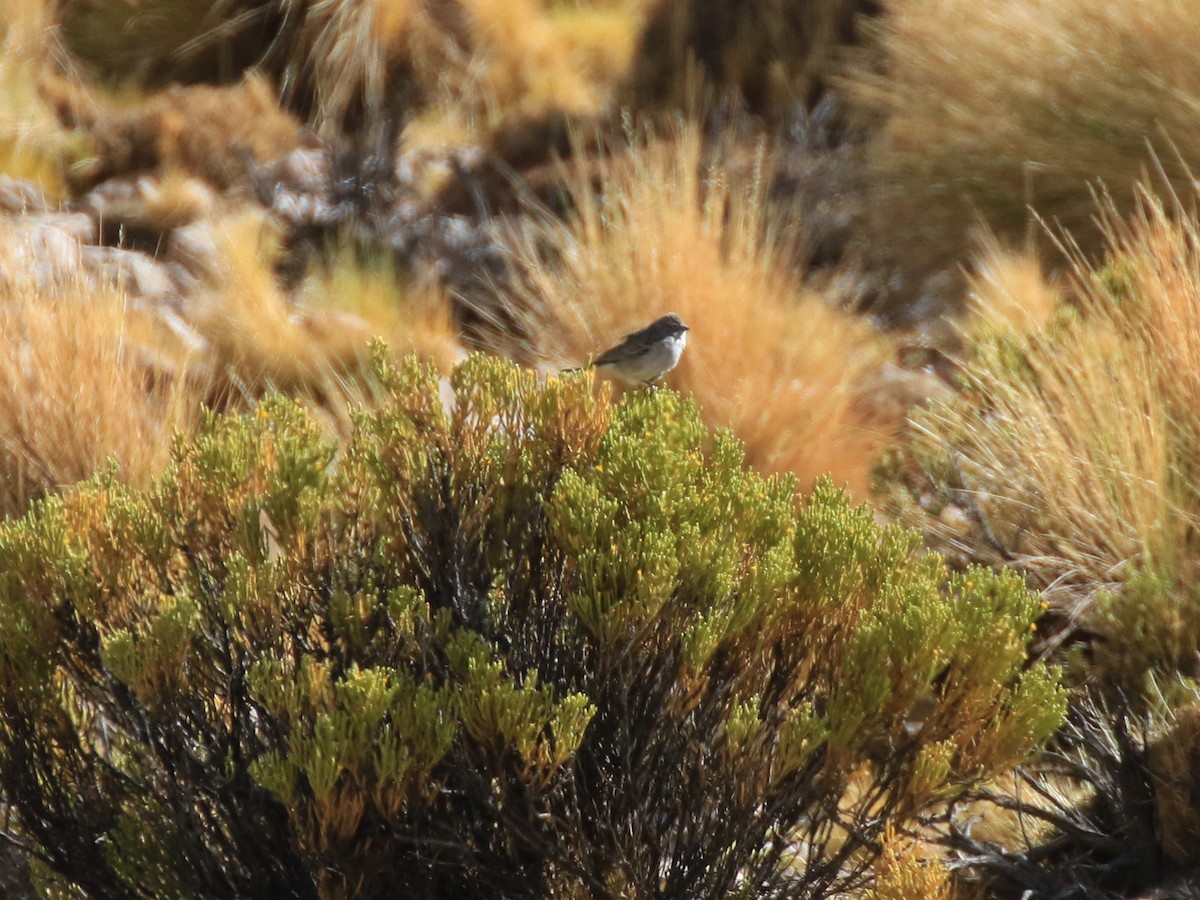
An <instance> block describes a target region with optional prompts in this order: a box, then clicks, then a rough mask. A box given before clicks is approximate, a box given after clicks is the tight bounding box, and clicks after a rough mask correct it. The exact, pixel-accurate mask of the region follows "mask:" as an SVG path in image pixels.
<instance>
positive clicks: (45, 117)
mask: <svg viewBox="0 0 1200 900" xmlns="http://www.w3.org/2000/svg"><path fill="white" fill-rule="evenodd" d="M48 27H49V15H48V11H47V6H46V4H45V3H44V2H42V0H36V2H35V0H0V174H3V175H7V176H9V177H12V178H25V179H29V180H31V181H34V182H36V183H37V184H38V185H39V186H40V187H41V188H42V189H43V190H44V191H45V192H46V194H47V195H48V196H50V197H57V196H61V195H62V193H63V192H64V189H65V180H66V169H67V166H68V164H69V163H70V160H71V158H72V157H73V156H74V155H75V154H77V153H78V152H80V151H81V150H82V146H81V144H80V141H79V140H78V138H77V137H75V136H73V135H72V134H70V133H69V132H68V131H67V130H65V129H64V128H63V127H62V126H61V125H60V124H59V122H58V120H57V119H56V117H55V116H54V113H53V111H52V110H51V109H50V108H49V106H48V105H47V104H46V103H45V102H44V101H43V99H42V97H41V95H40V93H39V90H38V86H39V82H40V81H41V78H42V76H43V75H44V74H45V72H46V70H47V66H48V53H47V47H46V45H45V34H46V29H47V28H48Z"/></svg>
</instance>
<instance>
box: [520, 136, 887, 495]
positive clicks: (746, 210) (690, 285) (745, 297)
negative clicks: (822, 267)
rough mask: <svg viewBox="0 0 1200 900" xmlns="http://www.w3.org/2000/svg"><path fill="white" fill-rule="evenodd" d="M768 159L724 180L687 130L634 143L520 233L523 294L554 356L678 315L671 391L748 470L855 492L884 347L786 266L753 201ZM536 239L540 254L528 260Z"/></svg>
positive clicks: (781, 242)
mask: <svg viewBox="0 0 1200 900" xmlns="http://www.w3.org/2000/svg"><path fill="white" fill-rule="evenodd" d="M769 164H770V162H769V160H768V159H767V158H766V156H765V154H764V156H763V158H762V160H761V166H760V167H759V169H758V172H757V175H756V174H753V173H752V174H750V175H748V176H746V177H745V178H744V179H741V178H734V177H733V176H731V175H729V174H728V173H727V172H726V171H725V170H723V169H722V168H721V167H720V166H718V165H715V164H710V162H709V161H708V160H707V159H706V157H705V154H704V152H703V150H702V139H701V136H700V134H699V132H698V130H697V129H695V128H693V127H680V128H679V129H678V130H677V131H676V133H674V134H672V135H671V136H669V137H666V138H654V137H638V138H635V139H634V140H633V142H632V146H631V148H630V150H629V152H628V153H624V154H618V155H616V156H614V157H613V158H612V159H611V161H609V162H607V163H606V164H605V165H604V167H603V170H602V174H601V184H600V186H599V188H598V189H595V188H593V187H592V186H591V185H590V183H589V182H588V178H587V175H586V174H581V175H580V176H579V177H578V178H577V181H576V184H575V188H574V191H573V200H574V202H575V204H576V215H575V217H574V218H573V219H572V220H571V222H570V223H569V224H562V223H558V222H556V221H555V222H550V223H548V224H547V225H546V226H545V228H544V230H543V231H541V232H540V233H539V234H538V235H537V236H536V237H533V238H530V239H529V240H528V241H527V243H526V247H525V257H526V258H525V263H526V269H527V271H528V273H529V279H530V282H531V287H532V290H533V292H534V293H535V294H536V296H537V297H538V298H539V299H540V300H541V301H542V302H544V304H545V306H546V308H548V309H549V310H550V311H552V312H553V314H554V315H555V317H556V318H557V320H558V321H557V323H556V325H555V326H553V327H555V328H557V329H559V330H560V332H561V334H560V341H561V346H560V348H559V356H560V361H561V363H562V364H563V365H569V364H574V365H578V364H581V363H584V362H586V361H587V359H588V358H590V357H594V356H596V355H597V354H599V353H600V352H601V351H603V350H604V349H605V348H606V347H607V346H608V345H610V344H612V343H615V342H616V341H617V340H619V339H620V338H621V337H622V335H624V334H625V333H626V332H629V331H632V330H635V329H637V328H640V327H642V326H644V325H646V324H647V323H648V322H650V321H651V320H653V319H654V318H656V317H657V316H659V315H661V314H663V313H665V312H668V311H674V312H677V313H679V314H680V315H681V316H682V317H683V319H684V321H685V322H687V323H688V325H690V326H691V332H690V334H689V339H690V343H689V345H688V349H687V351H686V352H685V354H684V356H683V360H682V362H681V363H680V365H679V367H678V369H677V370H676V371H675V372H674V373H672V374H671V375H670V376H669V377H668V379H667V383H668V384H670V385H672V386H674V387H676V388H678V389H679V390H682V391H684V392H687V393H691V394H693V395H694V396H695V397H696V399H697V400H698V401H699V403H700V406H701V409H702V410H703V414H704V416H705V417H706V419H707V420H708V421H709V423H710V424H714V425H722V426H729V427H730V428H732V429H733V431H734V432H735V433H736V434H737V436H738V437H739V438H740V439H741V440H743V441H744V442H745V444H746V449H747V453H748V456H749V459H750V461H751V462H752V463H753V464H754V465H756V466H759V467H761V468H762V469H764V470H766V471H773V472H777V471H791V472H795V473H796V474H797V475H798V476H799V478H800V481H801V483H802V484H804V485H806V486H807V485H808V484H810V483H811V482H812V481H813V480H814V479H816V478H817V477H819V476H820V475H821V474H824V473H827V472H830V473H832V474H833V476H834V479H835V480H836V481H838V482H842V483H846V484H848V485H849V486H850V487H851V488H852V490H854V491H856V492H857V493H858V494H859V496H864V492H865V489H866V483H867V472H868V470H869V468H870V466H871V464H872V462H873V460H874V458H875V456H876V454H877V453H878V451H879V449H880V447H881V446H882V444H883V443H884V442H885V441H886V438H887V436H886V435H885V434H884V433H881V432H879V431H875V430H873V429H871V428H868V427H866V425H865V423H864V421H863V420H862V419H861V418H860V414H859V413H858V412H857V411H856V408H855V403H856V400H858V399H861V398H860V397H859V390H860V388H861V386H862V384H863V382H864V379H865V378H866V376H867V375H868V374H869V373H870V372H872V371H873V370H874V369H875V368H876V367H877V366H878V365H879V363H880V360H881V358H882V346H881V341H880V339H879V338H878V337H877V335H876V334H875V333H874V332H873V329H871V328H870V326H868V325H866V324H864V323H863V322H862V321H861V320H859V319H855V318H852V317H850V316H847V315H845V314H843V313H841V312H839V311H838V310H836V309H833V308H831V307H830V306H828V305H826V304H825V303H823V302H822V300H821V298H820V297H818V296H816V295H814V294H812V293H811V292H810V291H807V290H806V289H805V288H804V287H803V286H802V285H801V283H800V280H799V277H798V276H797V274H796V273H795V272H794V271H792V269H791V263H790V260H791V259H793V258H794V255H793V254H792V252H791V250H792V249H793V248H792V247H791V246H790V242H791V241H793V240H794V234H793V232H792V229H791V226H790V225H789V224H788V223H786V222H783V221H780V220H777V219H773V218H772V214H771V213H770V212H769V211H768V206H767V204H766V202H765V197H764V185H765V171H766V169H767V167H769ZM743 181H744V182H745V183H743ZM546 246H548V247H551V248H552V249H553V254H552V256H553V257H554V260H553V261H551V262H549V263H543V262H540V261H539V254H540V251H539V247H546ZM529 305H530V306H531V307H533V306H536V304H529Z"/></svg>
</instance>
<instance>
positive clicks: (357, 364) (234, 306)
mask: <svg viewBox="0 0 1200 900" xmlns="http://www.w3.org/2000/svg"><path fill="white" fill-rule="evenodd" d="M218 245H219V257H220V259H221V260H222V266H221V270H220V271H219V272H218V273H217V274H216V276H215V278H214V279H213V283H212V285H211V288H212V289H211V290H210V291H209V292H208V293H207V294H206V295H205V296H204V298H203V300H202V303H201V305H200V307H199V309H198V310H197V314H196V318H195V324H196V327H197V330H198V331H199V333H200V334H201V335H202V336H203V337H204V339H205V340H206V341H207V342H208V343H209V345H210V347H211V349H212V351H213V365H214V367H215V368H216V370H218V371H224V372H225V373H226V375H228V376H231V377H233V378H234V379H235V381H236V382H237V386H238V387H239V388H241V389H246V388H249V389H250V390H251V391H252V392H257V391H258V390H259V389H261V388H262V387H265V386H269V387H272V388H274V389H276V390H280V391H284V392H286V393H296V392H299V393H301V394H306V395H308V396H310V397H311V398H314V399H316V400H318V401H320V402H325V401H330V400H334V399H335V398H336V397H338V396H340V395H342V394H343V393H344V392H345V391H346V390H348V389H350V390H352V385H351V384H350V383H349V382H350V381H353V380H354V379H355V378H356V377H358V376H361V375H363V374H364V373H365V371H366V370H365V366H366V363H367V362H368V358H367V357H368V352H369V348H368V343H369V341H370V340H371V338H373V337H376V336H383V337H385V338H386V339H387V340H388V341H389V342H390V343H391V346H393V347H394V348H395V349H396V350H397V352H408V351H413V352H416V353H417V354H418V355H419V356H422V357H423V358H425V359H428V360H431V361H433V362H435V363H437V364H438V365H439V366H441V367H444V368H449V367H450V366H451V365H452V364H453V363H454V362H456V361H457V359H458V353H459V350H458V345H457V343H456V339H455V331H454V325H453V322H452V320H451V316H450V313H449V304H448V303H446V302H445V301H444V300H443V298H441V297H440V296H438V295H436V294H422V293H420V292H417V291H407V290H406V289H405V288H403V287H402V286H401V284H400V281H399V279H398V278H397V276H396V273H395V272H394V271H393V270H392V269H391V268H390V267H389V266H387V265H385V264H383V263H376V264H369V263H361V262H357V261H355V259H354V258H353V256H352V255H351V254H349V253H348V252H344V253H341V254H337V255H336V256H335V258H334V260H333V262H332V263H331V264H330V267H329V268H328V269H327V270H324V271H321V272H317V273H314V274H311V275H310V276H309V277H308V279H307V280H306V281H305V282H304V284H303V285H302V286H301V288H300V292H299V295H298V297H297V298H295V300H296V301H298V302H293V299H291V298H289V297H288V296H287V295H286V294H285V293H284V291H283V289H282V287H281V286H280V284H279V282H278V279H277V277H276V274H275V271H274V268H273V266H274V263H275V261H276V260H277V259H278V258H279V254H280V252H281V249H280V246H279V235H278V233H277V232H276V230H275V229H274V227H273V226H272V224H271V222H270V221H269V220H268V219H267V218H266V216H265V213H263V212H262V211H260V210H257V209H251V208H246V209H244V210H242V211H241V212H240V213H237V214H234V215H231V216H230V217H229V218H228V219H226V220H225V221H224V222H222V225H221V230H220V232H219V240H218Z"/></svg>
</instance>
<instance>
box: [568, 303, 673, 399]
mask: <svg viewBox="0 0 1200 900" xmlns="http://www.w3.org/2000/svg"><path fill="white" fill-rule="evenodd" d="M688 330H689V329H688V327H687V325H685V324H684V321H683V319H681V318H679V316H677V315H676V314H675V313H667V314H666V315H665V316H662V317H660V318H658V319H655V320H654V321H653V322H651V323H650V324H649V325H647V326H646V327H645V328H643V329H642V330H641V331H634V332H631V333H630V334H627V335H625V339H624V340H622V341H621V343H619V344H617V345H616V346H615V347H610V348H609V349H608V350H605V351H604V352H603V353H601V354H600V355H599V356H597V357H596V358H595V359H594V360H592V362H591V365H592V367H593V368H596V369H603V370H605V371H607V372H610V373H612V374H613V375H616V376H617V377H618V378H620V379H622V380H623V381H627V382H629V383H630V384H642V385H645V386H646V387H654V386H655V385H656V384H657V383H658V382H659V381H661V380H662V378H663V376H665V375H666V374H667V373H668V372H670V371H671V370H672V369H673V368H675V366H677V365H678V364H679V358H680V357H681V356H682V355H683V348H684V347H686V346H687V333H688Z"/></svg>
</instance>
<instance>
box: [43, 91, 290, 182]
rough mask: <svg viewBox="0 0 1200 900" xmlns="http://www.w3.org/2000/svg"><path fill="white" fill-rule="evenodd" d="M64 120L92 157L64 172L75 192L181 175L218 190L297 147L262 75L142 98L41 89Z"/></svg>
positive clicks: (288, 115) (285, 117)
mask: <svg viewBox="0 0 1200 900" xmlns="http://www.w3.org/2000/svg"><path fill="white" fill-rule="evenodd" d="M46 94H47V95H48V96H50V97H52V99H53V102H54V104H55V106H56V107H57V108H58V115H59V116H60V117H61V118H62V119H63V121H65V122H68V123H69V124H71V125H72V126H73V127H76V128H78V129H79V130H80V131H81V132H83V133H84V134H86V135H87V137H88V140H89V143H90V149H91V154H90V156H89V157H88V158H87V159H85V160H81V161H80V163H79V164H77V165H76V166H74V168H73V169H72V171H71V176H70V180H71V183H72V186H73V187H74V188H75V189H76V190H80V191H82V190H86V189H88V188H90V187H92V186H93V185H94V184H95V183H97V182H99V181H102V180H104V179H106V178H111V177H114V176H119V175H127V174H130V173H134V174H142V173H144V172H145V171H147V170H158V171H159V172H161V173H172V172H174V173H188V174H191V175H195V176H197V177H200V178H203V179H204V180H205V181H207V182H208V183H209V184H211V185H213V186H214V187H216V188H219V189H225V188H229V187H231V186H232V185H234V184H236V183H238V182H240V181H242V180H244V179H245V176H246V174H247V171H248V169H249V168H250V167H251V166H252V165H253V164H256V163H257V164H259V165H261V164H263V163H266V162H269V161H271V160H275V159H278V158H280V157H282V156H284V155H285V154H287V153H288V152H289V151H291V150H293V149H295V148H296V147H298V146H300V144H301V140H302V135H301V126H300V123H299V121H298V120H297V119H296V118H294V117H293V116H292V115H290V114H289V113H286V112H285V111H283V110H282V109H280V107H279V104H278V102H277V101H276V97H275V90H274V88H273V87H272V86H271V85H270V84H269V83H268V82H267V81H266V80H265V79H263V78H262V77H259V76H257V75H255V76H249V77H247V78H245V79H243V80H242V81H240V82H238V83H237V84H232V85H224V86H220V87H212V86H209V85H187V86H179V85H176V86H173V87H170V88H168V89H166V90H164V91H162V92H160V93H158V94H154V95H152V96H149V97H146V96H142V95H140V94H134V95H133V98H132V100H130V99H129V98H117V97H115V96H105V95H103V94H101V93H97V92H94V91H92V90H90V89H89V88H86V87H85V86H84V85H83V84H81V83H79V82H71V81H67V80H65V79H55V80H53V81H51V82H48V83H47V88H46Z"/></svg>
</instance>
